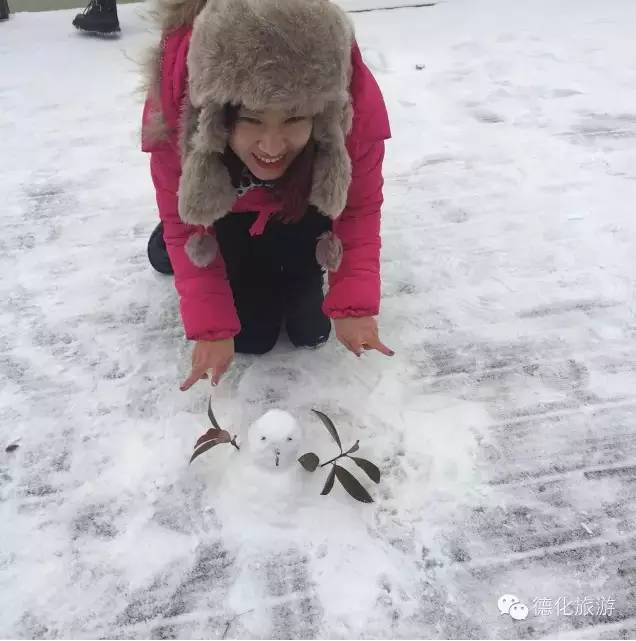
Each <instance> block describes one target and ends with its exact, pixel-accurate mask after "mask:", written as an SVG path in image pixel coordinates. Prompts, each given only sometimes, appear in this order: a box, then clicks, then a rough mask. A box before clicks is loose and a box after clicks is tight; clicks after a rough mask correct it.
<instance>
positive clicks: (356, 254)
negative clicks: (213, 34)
mask: <svg viewBox="0 0 636 641" xmlns="http://www.w3.org/2000/svg"><path fill="white" fill-rule="evenodd" d="M191 34H192V28H191V27H182V28H180V29H177V30H175V31H173V32H172V33H170V34H169V35H168V36H167V37H166V38H165V40H164V44H163V53H162V64H161V79H160V97H161V107H162V111H163V114H164V118H165V119H166V122H167V125H168V127H169V128H170V130H171V131H177V128H178V123H179V114H180V108H181V104H182V102H183V99H184V96H185V95H186V92H187V75H188V69H187V62H186V60H187V53H188V46H189V43H190V36H191ZM351 58H352V65H353V74H352V80H351V97H352V101H353V108H354V118H353V126H352V129H351V132H350V133H349V135H348V137H347V141H346V145H347V150H348V151H349V155H350V158H351V162H352V178H351V186H350V188H349V193H348V197H347V206H346V207H345V209H344V211H343V212H342V213H341V214H340V216H339V217H338V218H337V219H336V220H335V221H334V223H333V231H334V233H335V234H336V235H337V236H338V237H339V238H340V240H341V241H342V244H343V248H344V253H343V258H342V262H341V264H340V267H339V269H338V271H336V272H330V273H329V292H328V293H327V295H326V297H325V301H324V305H323V310H324V312H325V314H327V315H328V316H330V317H331V318H343V317H348V316H374V315H376V314H378V311H379V307H380V208H381V205H382V200H383V199H382V185H383V178H382V160H383V158H384V140H385V139H387V138H390V136H391V133H390V129H389V122H388V117H387V113H386V108H385V106H384V101H383V99H382V94H381V93H380V89H379V88H378V85H377V83H376V81H375V79H374V78H373V76H372V75H371V72H370V71H369V70H368V68H367V67H366V66H365V64H364V62H363V61H362V56H361V55H360V51H359V49H358V46H357V45H354V46H353V49H352V52H351ZM149 111H150V106H149V103H148V102H146V105H145V108H144V123H145V122H146V118H147V116H148V114H149ZM142 149H143V151H146V152H150V154H151V156H150V168H151V173H152V180H153V183H154V186H155V190H156V194H157V205H158V207H159V215H160V217H161V220H162V221H163V223H164V239H165V241H166V245H167V248H168V254H169V256H170V261H171V263H172V266H173V269H174V278H175V286H176V288H177V291H178V293H179V297H180V307H181V317H182V319H183V325H184V328H185V333H186V336H187V338H189V339H191V340H219V339H223V338H230V337H232V336H235V335H236V334H238V332H239V331H240V323H239V319H238V316H237V313H236V309H235V307H234V301H233V298H232V290H231V289H230V285H229V282H228V280H227V277H226V273H225V265H224V263H223V258H222V256H221V254H220V252H219V253H218V254H217V256H216V258H215V259H214V261H213V262H212V263H211V264H210V265H209V266H207V267H204V268H200V267H196V266H195V265H193V264H192V263H191V262H190V259H189V258H188V257H187V256H186V253H185V249H184V245H185V243H186V241H187V239H188V237H189V236H190V234H191V233H192V227H191V226H189V225H186V224H185V223H183V222H182V221H181V219H180V218H179V212H178V205H177V201H178V198H177V191H178V186H179V177H180V175H181V164H180V152H179V142H178V136H177V135H173V136H172V137H171V139H170V140H169V141H167V142H159V143H157V142H150V141H147V140H142ZM272 198H273V197H272V195H271V190H268V189H263V188H257V189H253V190H252V191H249V192H247V194H245V195H244V196H243V197H241V198H237V201H236V203H235V205H234V207H233V208H232V212H235V213H234V214H230V215H236V212H241V211H243V212H245V211H252V212H254V211H257V212H260V215H259V218H258V220H257V223H256V224H255V225H254V226H253V228H252V230H251V233H252V234H258V233H262V229H263V227H264V225H265V224H266V222H267V217H268V216H269V214H270V213H271V212H272V211H275V210H276V206H275V203H272V200H271V199H272Z"/></svg>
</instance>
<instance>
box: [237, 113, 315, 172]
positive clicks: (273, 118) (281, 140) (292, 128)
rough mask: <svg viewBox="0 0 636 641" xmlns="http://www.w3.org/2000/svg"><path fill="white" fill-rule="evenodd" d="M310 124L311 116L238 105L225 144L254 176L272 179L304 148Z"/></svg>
mask: <svg viewBox="0 0 636 641" xmlns="http://www.w3.org/2000/svg"><path fill="white" fill-rule="evenodd" d="M312 126H313V119H312V118H311V116H305V115H303V114H291V113H289V112H285V111H280V110H277V109H267V110H265V111H250V110H249V109H245V108H244V107H241V109H240V111H239V113H238V118H237V120H236V124H235V125H234V130H233V131H232V133H231V135H230V140H229V145H230V148H231V149H232V151H233V152H234V153H235V154H236V155H237V156H238V157H239V158H240V159H241V160H242V161H243V163H244V164H245V165H246V166H247V168H248V169H249V170H250V171H251V172H252V173H253V174H254V176H256V177H257V178H260V179H261V180H276V179H277V178H280V177H281V176H282V175H283V174H284V173H285V171H287V169H288V167H289V166H290V165H291V164H292V162H293V161H294V159H295V158H296V156H298V154H299V153H300V152H301V151H302V150H303V149H304V148H305V145H306V144H307V142H309V138H310V137H311V129H312Z"/></svg>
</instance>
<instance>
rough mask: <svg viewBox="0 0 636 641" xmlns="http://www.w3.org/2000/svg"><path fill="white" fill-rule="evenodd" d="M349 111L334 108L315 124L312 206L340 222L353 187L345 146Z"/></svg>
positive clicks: (316, 120)
mask: <svg viewBox="0 0 636 641" xmlns="http://www.w3.org/2000/svg"><path fill="white" fill-rule="evenodd" d="M347 107H348V109H347V108H345V109H344V110H342V108H338V106H337V105H333V106H331V107H330V108H327V109H326V110H325V111H324V112H323V113H321V114H319V115H318V116H316V119H315V122H314V132H313V136H314V140H315V141H316V143H317V150H316V157H315V159H314V175H313V183H312V187H311V194H310V196H309V202H310V203H311V204H312V205H314V206H316V207H317V208H318V209H319V210H320V211H322V212H323V213H324V214H326V215H327V216H329V218H337V217H338V216H339V215H340V214H341V213H342V210H343V209H344V208H345V205H346V204H347V193H348V191H349V185H350V184H351V159H350V158H349V153H348V152H347V148H346V146H345V134H346V130H345V129H344V127H343V125H345V124H347V123H350V122H351V120H350V118H349V117H348V115H347V111H350V110H351V106H350V105H347ZM338 112H340V113H338Z"/></svg>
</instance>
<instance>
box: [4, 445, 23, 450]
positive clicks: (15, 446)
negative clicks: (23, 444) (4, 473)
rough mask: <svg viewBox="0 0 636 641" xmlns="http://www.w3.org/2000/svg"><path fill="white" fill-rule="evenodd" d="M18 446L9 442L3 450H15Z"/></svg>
mask: <svg viewBox="0 0 636 641" xmlns="http://www.w3.org/2000/svg"><path fill="white" fill-rule="evenodd" d="M19 447H20V446H19V445H18V444H17V443H11V445H7V447H5V448H4V451H5V452H15V451H16V450H17V449H18V448H19Z"/></svg>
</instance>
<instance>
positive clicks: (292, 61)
mask: <svg viewBox="0 0 636 641" xmlns="http://www.w3.org/2000/svg"><path fill="white" fill-rule="evenodd" d="M161 18H162V29H163V37H162V42H161V46H160V47H159V51H158V53H157V55H156V56H155V58H154V64H153V65H152V71H151V74H150V82H149V93H148V98H147V100H146V104H145V107H144V118H143V149H144V151H147V152H150V153H151V161H150V164H151V173H152V178H153V182H154V185H155V188H156V192H157V203H158V206H159V214H160V218H161V221H162V223H161V225H160V226H159V227H158V228H157V229H156V230H155V232H154V233H153V235H152V237H151V239H150V242H149V246H148V253H149V258H150V261H151V263H152V264H153V266H154V267H155V268H156V269H158V271H162V272H164V273H172V272H173V271H174V275H175V285H176V288H177V291H178V293H179V297H180V309H181V316H182V320H183V324H184V328H185V332H186V336H187V338H188V339H190V340H193V341H195V346H194V350H193V353H192V370H191V372H190V375H189V376H188V378H187V380H186V381H185V382H184V383H183V384H182V386H181V389H182V390H187V389H189V388H190V387H191V386H192V385H193V384H194V383H195V382H196V381H197V380H199V379H200V378H204V377H205V375H206V373H207V372H209V373H210V375H211V379H212V384H213V385H215V384H217V383H218V381H219V379H220V377H221V376H222V375H223V373H224V372H225V371H226V370H227V368H228V367H229V365H230V363H231V361H232V359H233V357H234V353H235V351H237V352H243V353H253V354H262V353H265V352H267V351H269V350H270V349H271V348H272V347H273V346H274V344H275V343H276V340H277V338H278V334H279V331H280V328H281V325H282V324H283V323H284V324H285V328H286V330H287V333H288V335H289V338H290V340H291V341H292V343H293V344H294V345H296V346H299V347H317V346H319V345H321V344H322V343H324V342H325V341H326V340H327V338H328V337H329V333H330V329H331V321H330V319H333V321H334V325H335V329H336V336H337V337H338V339H339V340H340V342H341V343H343V345H344V346H345V347H347V349H349V350H350V351H352V352H353V353H355V354H356V355H358V356H359V355H360V354H361V353H362V351H363V350H365V349H375V350H378V351H380V352H381V353H383V354H386V355H388V356H391V355H392V354H393V352H392V351H391V350H390V349H389V348H388V347H386V346H385V345H384V344H383V343H382V342H381V341H380V338H379V336H378V326H377V323H376V320H375V318H374V317H375V316H376V315H377V314H378V311H379V303H380V274H379V252H380V236H379V231H380V207H381V204H382V183H383V181H382V160H383V157H384V140H385V139H387V138H389V137H390V131H389V124H388V119H387V115H386V109H385V107H384V102H383V100H382V95H381V93H380V90H379V89H378V86H377V84H376V82H375V80H374V79H373V77H372V75H371V73H370V72H369V70H368V69H367V68H366V66H365V65H364V63H363V62H362V58H361V55H360V51H359V49H358V47H357V45H356V43H355V40H354V37H353V31H352V27H351V25H350V23H349V21H348V19H347V17H346V15H345V14H344V13H343V12H342V10H340V9H339V8H338V7H337V6H336V5H334V4H332V3H330V2H328V0H208V1H207V2H206V0H163V2H162V3H161ZM323 269H326V270H328V271H329V285H330V287H329V292H328V294H327V296H326V297H323Z"/></svg>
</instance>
